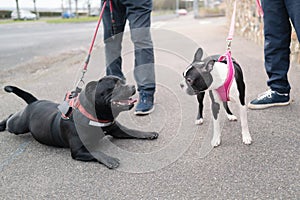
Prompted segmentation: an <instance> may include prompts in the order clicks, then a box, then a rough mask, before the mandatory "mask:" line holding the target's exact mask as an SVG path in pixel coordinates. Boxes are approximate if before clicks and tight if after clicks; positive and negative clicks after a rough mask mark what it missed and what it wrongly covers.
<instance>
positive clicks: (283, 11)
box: [248, 0, 291, 109]
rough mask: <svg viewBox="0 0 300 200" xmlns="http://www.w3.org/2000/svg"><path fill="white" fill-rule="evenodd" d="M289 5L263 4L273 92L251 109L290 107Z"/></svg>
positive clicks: (273, 0) (269, 0)
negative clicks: (288, 74)
mask: <svg viewBox="0 0 300 200" xmlns="http://www.w3.org/2000/svg"><path fill="white" fill-rule="evenodd" d="M285 1H289V0H262V7H263V10H264V37H265V46H264V53H265V69H266V72H267V75H268V77H269V80H268V81H267V84H268V86H269V87H270V91H268V92H266V93H264V94H263V95H261V96H260V97H258V98H257V99H254V100H253V101H251V102H250V103H249V105H248V107H249V108H251V109H263V108H269V107H272V106H284V105H288V104H289V93H290V89H291V87H290V84H289V82H288V76H287V73H288V70H289V66H290V42H291V24H290V20H289V15H288V11H287V8H286V4H285Z"/></svg>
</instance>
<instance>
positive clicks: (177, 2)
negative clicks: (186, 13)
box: [176, 0, 179, 17]
mask: <svg viewBox="0 0 300 200" xmlns="http://www.w3.org/2000/svg"><path fill="white" fill-rule="evenodd" d="M178 10H179V0H176V16H177V17H179V13H178Z"/></svg>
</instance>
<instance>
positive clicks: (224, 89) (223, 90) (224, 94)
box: [216, 1, 236, 102]
mask: <svg viewBox="0 0 300 200" xmlns="http://www.w3.org/2000/svg"><path fill="white" fill-rule="evenodd" d="M235 13H236V1H235V2H234V7H233V13H232V17H231V24H230V30H229V33H228V37H227V39H226V41H227V50H226V53H225V54H224V55H222V56H220V58H219V59H218V62H222V61H227V67H228V73H227V78H226V80H225V83H224V84H223V85H222V86H221V87H219V88H218V89H216V91H217V92H218V94H219V96H220V98H221V100H222V101H223V102H226V101H230V98H229V91H230V87H231V84H232V81H233V78H234V65H233V62H232V58H231V42H232V39H233V35H234V25H235Z"/></svg>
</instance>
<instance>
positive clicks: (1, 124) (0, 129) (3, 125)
mask: <svg viewBox="0 0 300 200" xmlns="http://www.w3.org/2000/svg"><path fill="white" fill-rule="evenodd" d="M5 129H6V123H2V122H1V123H0V132H2V131H5Z"/></svg>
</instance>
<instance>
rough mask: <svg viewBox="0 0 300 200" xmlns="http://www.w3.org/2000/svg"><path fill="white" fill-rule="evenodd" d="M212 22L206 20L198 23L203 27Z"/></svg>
mask: <svg viewBox="0 0 300 200" xmlns="http://www.w3.org/2000/svg"><path fill="white" fill-rule="evenodd" d="M211 23H212V22H211V21H208V20H205V21H200V22H199V24H201V25H202V24H203V25H205V24H211Z"/></svg>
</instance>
